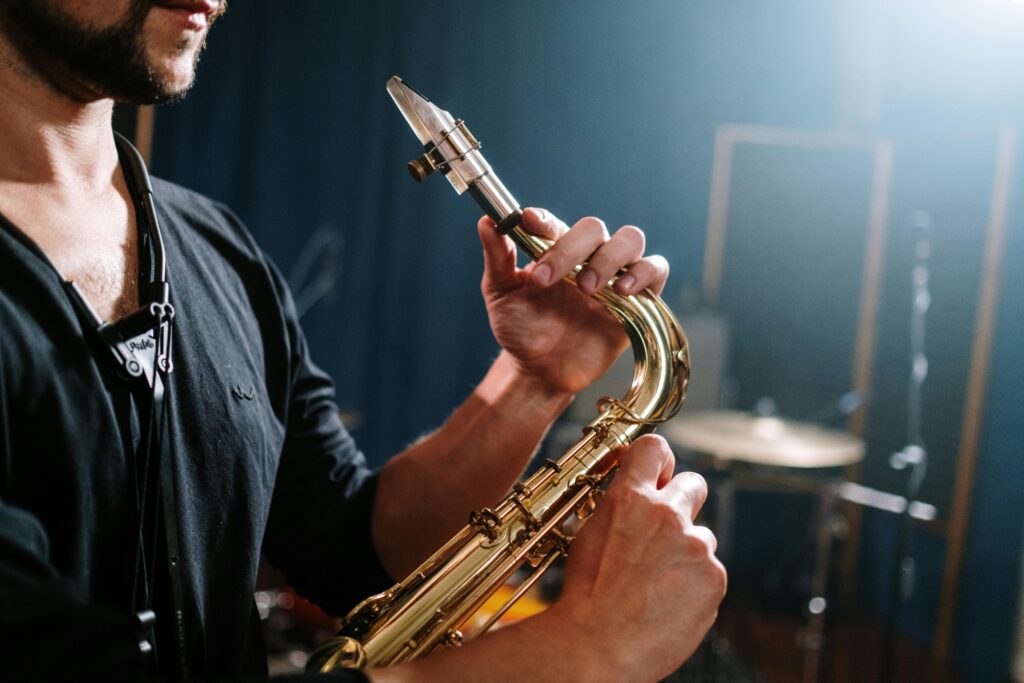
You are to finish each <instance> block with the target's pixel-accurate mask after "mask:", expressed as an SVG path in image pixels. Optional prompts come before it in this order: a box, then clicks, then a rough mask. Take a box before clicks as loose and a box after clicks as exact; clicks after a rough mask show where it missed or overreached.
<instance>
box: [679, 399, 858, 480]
mask: <svg viewBox="0 0 1024 683" xmlns="http://www.w3.org/2000/svg"><path fill="white" fill-rule="evenodd" d="M661 432H662V433H663V434H664V435H665V437H666V438H667V439H668V440H669V441H670V442H672V443H673V444H675V445H678V446H682V447H684V448H688V449H690V450H693V451H696V452H698V453H705V454H707V455H711V456H714V457H716V458H719V459H722V460H738V461H741V462H748V463H753V464H756V465H774V466H777V467H842V466H844V465H852V464H853V463H855V462H859V461H860V460H861V459H863V457H864V442H863V441H861V440H860V439H858V438H857V437H855V436H852V435H850V434H847V433H846V432H840V431H837V430H833V429H825V428H824V427H819V426H817V425H812V424H806V423H803V422H797V421H795V420H788V419H784V418H779V417H760V416H757V415H751V414H750V413H744V412H740V411H735V410H708V411H702V412H694V413H684V414H683V415H681V416H679V417H677V418H673V419H672V420H670V421H668V422H667V423H665V424H664V425H663V426H662V428H661Z"/></svg>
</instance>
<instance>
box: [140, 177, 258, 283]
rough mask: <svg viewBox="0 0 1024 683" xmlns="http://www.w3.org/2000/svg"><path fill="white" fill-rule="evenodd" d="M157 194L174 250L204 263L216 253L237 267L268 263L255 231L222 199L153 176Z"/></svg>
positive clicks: (164, 228)
mask: <svg viewBox="0 0 1024 683" xmlns="http://www.w3.org/2000/svg"><path fill="white" fill-rule="evenodd" d="M153 194H154V199H155V203H156V205H157V212H158V215H159V216H160V220H161V231H162V232H163V234H164V242H165V243H172V245H171V246H170V248H171V249H176V250H178V251H180V252H181V253H182V255H183V256H185V257H186V258H195V259H199V260H200V262H203V261H205V260H206V259H208V258H209V257H210V256H213V255H214V253H215V254H216V256H218V257H219V260H221V261H226V262H228V263H230V265H231V266H232V267H233V268H240V267H241V268H247V267H250V266H257V267H258V268H260V269H263V268H264V267H265V266H266V258H265V256H264V254H263V251H262V249H260V247H259V245H258V244H257V243H256V240H255V239H254V238H253V236H252V233H250V231H249V229H248V228H247V227H246V226H245V224H244V223H243V222H242V220H241V219H240V218H239V217H238V216H237V215H236V214H234V212H233V211H231V210H230V209H229V208H228V207H227V206H225V205H224V204H222V203H221V202H218V201H216V200H213V199H211V198H209V197H207V196H205V195H202V194H201V193H198V191H196V190H193V189H188V188H187V187H183V186H182V185H179V184H177V183H174V182H171V181H169V180H164V179H162V178H153ZM211 252H212V253H211Z"/></svg>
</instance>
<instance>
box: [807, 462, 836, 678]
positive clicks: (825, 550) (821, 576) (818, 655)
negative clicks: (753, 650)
mask: <svg viewBox="0 0 1024 683" xmlns="http://www.w3.org/2000/svg"><path fill="white" fill-rule="evenodd" d="M837 501H838V491H837V488H836V484H835V483H831V482H830V483H827V484H824V485H823V486H822V487H821V493H820V494H819V496H818V502H817V505H816V508H817V510H816V515H815V517H816V519H815V523H816V524H815V526H816V529H817V541H816V543H815V546H816V547H815V551H814V569H813V573H812V575H811V597H810V599H808V601H807V626H806V628H805V629H804V631H803V633H802V634H801V638H800V641H801V642H800V646H801V648H802V649H803V651H804V662H803V675H802V677H801V681H803V683H818V681H819V680H820V678H821V660H822V655H823V653H824V647H825V621H826V610H827V608H828V577H829V564H830V561H831V556H832V539H833V536H834V534H833V531H832V520H833V517H834V515H835V513H836V503H837Z"/></svg>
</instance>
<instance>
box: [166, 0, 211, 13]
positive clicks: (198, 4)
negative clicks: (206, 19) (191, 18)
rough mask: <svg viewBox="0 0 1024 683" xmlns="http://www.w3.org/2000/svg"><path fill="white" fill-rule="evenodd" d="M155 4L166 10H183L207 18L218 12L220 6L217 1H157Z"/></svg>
mask: <svg viewBox="0 0 1024 683" xmlns="http://www.w3.org/2000/svg"><path fill="white" fill-rule="evenodd" d="M153 4H155V5H157V6H159V7H163V8H165V9H175V10H182V11H188V12H190V13H194V14H205V15H207V16H209V15H211V14H213V13H214V12H216V11H217V5H218V3H217V2H216V0H156V2H155V3H153Z"/></svg>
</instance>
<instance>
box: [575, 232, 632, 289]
mask: <svg viewBox="0 0 1024 683" xmlns="http://www.w3.org/2000/svg"><path fill="white" fill-rule="evenodd" d="M643 255H644V233H643V231H642V230H640V228H638V227H636V226H634V225H625V226H623V227H621V228H619V229H618V230H616V231H615V234H614V235H612V236H611V239H609V240H608V241H607V242H605V243H604V244H602V245H601V246H600V247H598V249H597V251H595V252H594V253H593V255H592V256H591V257H590V258H589V259H588V260H587V266H586V268H584V269H583V271H582V272H581V273H580V276H579V278H578V279H577V281H576V282H577V283H578V284H579V288H580V290H582V291H583V292H586V293H587V294H593V293H594V292H596V291H597V290H599V289H602V288H604V286H605V285H606V284H608V281H609V280H610V279H611V278H612V277H613V276H614V275H615V274H616V273H617V272H619V270H620V269H622V268H625V267H626V266H628V265H629V264H631V263H634V262H635V261H638V260H639V259H640V257H641V256H643Z"/></svg>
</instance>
